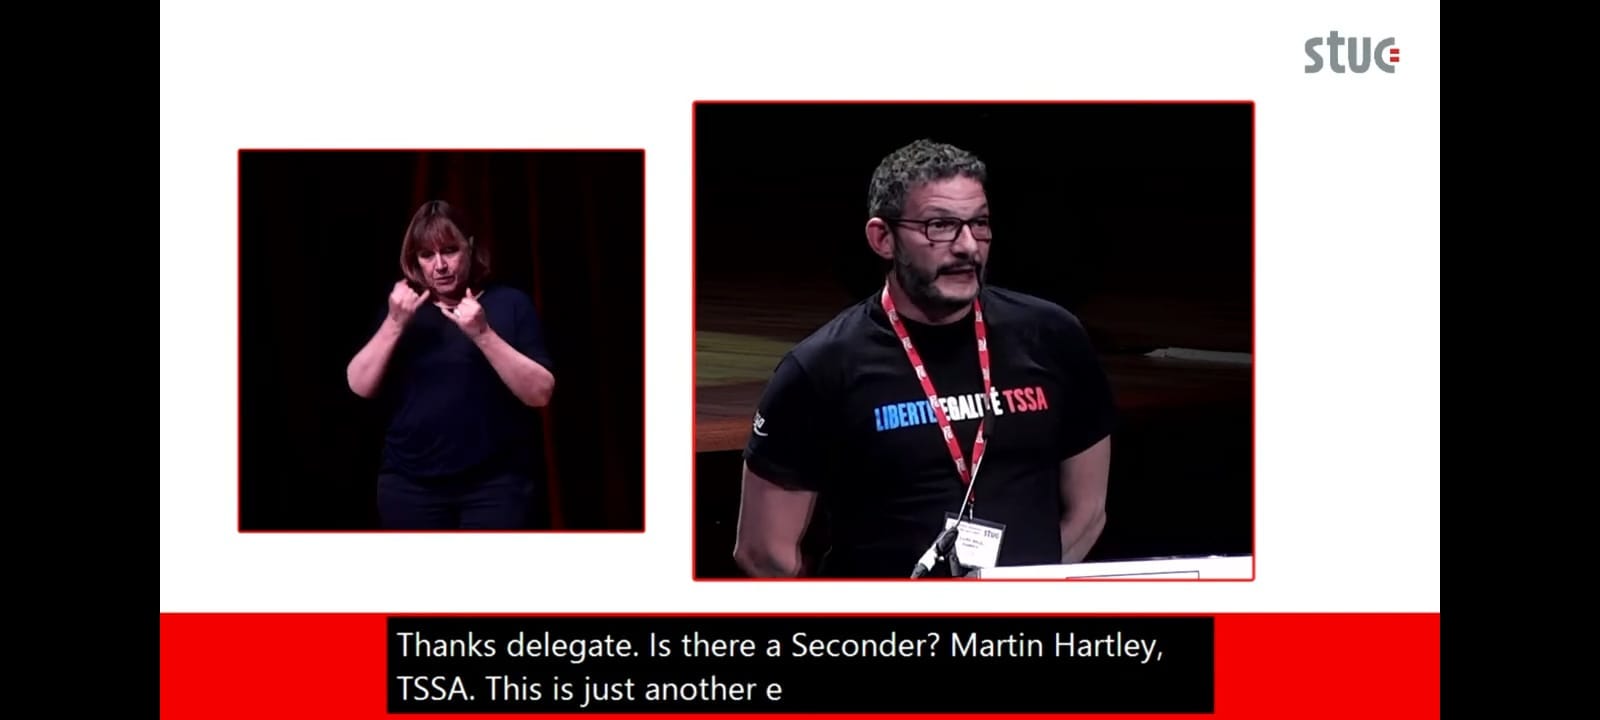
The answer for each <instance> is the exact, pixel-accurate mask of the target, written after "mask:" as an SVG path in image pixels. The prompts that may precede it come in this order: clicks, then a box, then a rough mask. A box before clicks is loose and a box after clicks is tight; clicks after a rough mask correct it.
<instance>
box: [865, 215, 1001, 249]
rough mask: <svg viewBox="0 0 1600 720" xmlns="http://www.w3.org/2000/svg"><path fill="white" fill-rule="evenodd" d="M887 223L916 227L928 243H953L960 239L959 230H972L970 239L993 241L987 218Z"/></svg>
mask: <svg viewBox="0 0 1600 720" xmlns="http://www.w3.org/2000/svg"><path fill="white" fill-rule="evenodd" d="M889 222H890V223H893V224H896V225H917V226H919V229H920V230H922V234H923V235H926V236H927V238H928V240H929V241H930V242H938V243H947V242H955V240H956V238H958V237H961V228H963V227H965V228H969V229H971V230H972V239H974V240H982V241H984V242H988V241H990V240H993V239H994V231H993V230H992V229H991V228H990V227H989V217H988V216H984V217H976V218H973V219H971V220H962V219H961V218H953V217H939V218H929V219H927V220H906V219H904V218H889Z"/></svg>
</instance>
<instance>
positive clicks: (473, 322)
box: [434, 289, 489, 338]
mask: <svg viewBox="0 0 1600 720" xmlns="http://www.w3.org/2000/svg"><path fill="white" fill-rule="evenodd" d="M434 304H435V305H438V306H439V311H440V312H442V313H444V316H445V317H447V318H450V319H451V320H453V321H455V324H456V325H457V326H459V327H460V328H461V331H462V332H464V333H466V334H467V337H470V338H477V337H479V336H481V335H483V334H484V333H486V332H488V331H489V320H488V319H487V318H485V317H484V315H483V306H482V305H479V304H478V294H477V293H475V292H473V291H472V290H471V289H468V290H467V294H466V295H463V296H462V298H461V302H459V303H456V306H455V307H446V306H445V304H444V303H442V302H435V303H434Z"/></svg>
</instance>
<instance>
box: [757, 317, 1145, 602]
mask: <svg viewBox="0 0 1600 720" xmlns="http://www.w3.org/2000/svg"><path fill="white" fill-rule="evenodd" d="M980 299H981V300H982V303H983V315H984V323H985V325H986V331H987V338H988V347H989V362H990V372H991V377H992V378H993V388H994V393H993V395H992V396H991V397H992V398H993V399H994V401H995V402H992V403H989V404H991V405H992V406H993V413H994V417H993V418H992V419H991V420H990V423H991V425H990V430H989V433H988V435H987V436H986V444H987V446H988V447H987V449H986V450H985V454H984V457H983V461H982V464H981V466H980V467H979V469H978V474H977V477H976V479H975V482H976V487H975V488H974V490H973V502H974V503H975V505H974V513H973V514H974V516H975V517H977V518H978V519H980V520H987V521H991V522H996V523H1002V524H1004V525H1005V526H1006V531H1005V537H1004V539H1003V541H1002V543H1001V547H1000V554H999V558H998V561H997V562H998V563H999V564H1000V565H1035V564H1053V563H1059V562H1061V536H1060V519H1061V513H1062V510H1063V506H1062V499H1061V491H1060V463H1061V461H1062V460H1065V459H1067V458H1069V457H1072V456H1073V455H1076V454H1078V453H1079V452H1081V451H1083V450H1085V449H1088V448H1089V447H1090V446H1092V445H1094V444H1095V443H1096V442H1099V441H1100V440H1101V439H1102V438H1104V437H1106V436H1107V435H1108V434H1109V433H1110V432H1111V426H1112V423H1113V421H1114V406H1113V403H1112V398H1111V391H1110V386H1109V383H1108V382H1107V380H1106V376H1105V373H1104V371H1103V369H1102V368H1101V366H1100V363H1099V360H1098V358H1097V356H1096V354H1095V352H1094V349H1093V347H1092V346H1091V345H1090V343H1089V338H1088V335H1087V333H1085V332H1084V329H1083V326H1082V324H1080V323H1079V321H1078V319H1077V318H1076V317H1074V316H1073V315H1072V314H1071V313H1070V312H1068V311H1067V310H1066V309H1064V308H1062V307H1060V306H1058V305H1055V304H1053V303H1050V302H1048V301H1045V300H1042V299H1039V298H1035V297H1031V296H1028V295H1024V294H1021V293H1017V292H1012V291H1008V290H1004V289H1000V288H995V287H988V288H985V289H984V291H983V294H982V296H981V298H980ZM974 317H975V316H974V315H973V314H972V313H970V312H969V313H967V315H966V317H965V318H963V319H962V320H960V321H957V322H954V323H950V324H948V325H925V324H921V323H917V322H915V321H912V320H909V319H905V318H904V316H902V319H903V320H904V322H905V324H906V327H907V333H908V334H909V335H910V336H911V341H912V343H913V344H914V345H915V346H916V349H917V352H918V354H919V355H921V357H922V360H923V363H924V365H925V366H926V368H927V371H928V375H929V377H930V378H931V379H932V381H933V385H934V389H935V390H936V391H937V393H938V395H939V398H940V404H941V405H942V406H943V407H944V408H945V409H946V413H947V414H948V415H949V417H950V420H951V423H952V425H953V428H954V431H955V434H956V437H957V438H958V441H959V443H960V445H961V450H962V453H963V454H964V457H965V459H966V461H967V462H968V463H969V464H970V463H971V461H972V442H973V439H974V437H975V436H976V435H977V430H978V426H979V425H980V423H981V418H982V414H983V408H982V407H980V405H979V403H983V402H984V401H985V400H984V393H983V377H982V374H981V373H980V370H979V365H978V351H977V339H976V335H975V333H974V327H973V325H974ZM744 457H745V461H746V462H747V463H748V464H749V466H750V469H751V470H753V471H754V472H755V473H756V474H757V475H760V476H761V477H764V478H766V479H768V480H771V481H773V482H775V483H778V484H780V485H784V486H787V487H794V488H802V489H807V490H813V491H816V492H817V493H818V499H819V506H820V508H821V509H822V510H823V511H824V512H826V513H828V517H829V518H830V521H831V522H830V530H831V541H832V548H831V549H830V550H829V552H828V554H827V556H826V557H825V558H824V561H823V563H822V567H821V569H820V571H819V574H822V575H829V576H845V577H906V576H908V575H909V574H910V572H911V569H912V567H913V566H914V565H915V564H916V562H917V559H918V557H920V556H921V554H922V553H923V551H925V550H926V549H927V548H928V545H929V544H930V543H932V542H933V540H934V538H935V537H936V536H937V535H938V533H939V532H940V531H941V530H942V529H943V527H944V522H945V514H946V513H953V512H956V511H957V510H958V509H959V508H960V507H961V502H962V498H963V497H964V496H965V494H966V486H965V485H964V484H963V483H962V482H961V477H960V475H959V474H957V472H956V467H955V462H954V460H952V459H951V457H950V451H949V449H948V447H947V445H946V443H945V442H944V439H943V434H942V433H941V431H940V429H939V422H938V419H937V417H936V416H935V415H934V413H933V412H932V411H931V409H930V406H929V404H928V400H927V394H926V393H924V392H923V389H922V384H921V382H920V381H918V379H917V377H916V374H915V373H914V372H913V370H912V367H911V362H910V360H908V359H907V358H906V354H905V350H904V349H903V348H902V346H901V344H900V341H899V339H898V337H897V336H896V335H895V332H894V329H893V327H892V326H891V325H890V324H889V319H888V317H887V315H886V314H885V313H884V311H883V307H882V306H881V305H880V301H879V296H878V294H876V293H875V294H873V295H872V296H871V297H870V298H867V299H865V300H863V301H862V302H860V303H857V304H856V305H853V306H851V307H850V308H849V309H847V310H845V311H844V312H842V313H840V314H839V315H838V316H837V317H835V318H834V319H833V320H832V321H830V322H829V323H828V324H827V325H824V326H823V327H822V328H821V329H819V330H817V331H816V332H815V333H813V334H812V335H811V336H810V337H808V338H806V339H805V340H803V341H801V342H800V343H799V344H798V345H796V346H795V347H794V348H793V349H792V350H790V351H789V353H788V354H786V355H785V356H784V358H783V359H782V360H781V361H780V362H779V363H778V366H777V369H776V371H775V373H774V375H773V378H772V380H771V381H770V382H769V383H768V385H767V388H766V391H765V393H764V395H763V396H762V398H761V401H760V405H759V406H758V408H757V415H756V419H755V425H754V428H753V431H752V433H751V436H750V441H749V443H748V445H747V446H746V448H745V452H744Z"/></svg>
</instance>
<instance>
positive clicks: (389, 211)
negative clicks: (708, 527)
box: [239, 151, 644, 530]
mask: <svg viewBox="0 0 1600 720" xmlns="http://www.w3.org/2000/svg"><path fill="white" fill-rule="evenodd" d="M239 163H240V166H239V181H240V195H239V203H240V228H239V231H240V238H239V245H240V247H239V252H240V258H239V263H240V270H239V282H240V333H241V336H240V339H239V345H240V348H239V349H240V374H241V388H240V467H239V474H240V476H239V485H240V505H241V506H240V526H241V529H244V530H358V529H371V528H375V527H376V526H377V516H376V511H375V508H374V488H375V484H376V479H377V469H378V461H379V456H380V453H381V451H382V446H383V430H384V424H385V421H386V418H384V417H382V416H381V415H380V413H379V412H378V411H377V408H376V406H375V404H373V403H370V402H369V401H366V400H363V399H361V398H359V397H357V396H356V395H355V394H354V393H352V392H351V391H350V389H349V387H348V386H347V385H346V382H345V366H346V364H347V363H348V362H349V361H350V358H351V357H353V356H354V354H355V353H356V351H357V350H359V349H360V348H361V346H362V345H363V344H364V343H365V342H366V341H367V339H368V338H369V337H370V334H371V332H372V330H373V323H374V322H375V320H376V318H377V317H379V315H378V313H380V312H382V311H383V309H384V308H385V307H386V305H385V303H386V299H387V297H388V294H389V292H390V290H391V289H392V287H393V285H394V282H395V281H396V280H398V279H400V270H399V251H400V240H401V237H402V235H403V234H404V232H405V228H406V225H407V223H408V222H409V221H410V219H411V215H412V213H413V212H414V211H415V210H416V208H417V206H418V205H420V204H421V203H422V202H423V201H425V200H428V199H435V198H437V199H443V200H446V201H448V202H450V203H452V204H454V205H456V206H458V207H460V208H461V209H462V210H463V211H464V212H465V213H466V215H467V218H468V222H469V223H471V224H472V225H473V228H474V230H475V231H476V233H477V239H478V242H480V243H483V242H487V243H489V244H490V247H491V250H492V252H493V255H492V260H493V276H494V280H493V281H495V282H499V283H501V284H507V285H511V286H513V287H517V288H520V289H522V290H523V291H524V292H526V293H528V295H529V296H530V297H531V298H533V301H534V303H535V305H536V306H537V307H538V310H539V316H540V320H541V321H542V323H543V325H544V331H545V340H546V343H547V347H548V348H549V351H550V353H551V356H552V358H553V365H554V367H553V372H554V374H555V376H556V391H555V395H554V396H553V397H552V399H551V404H550V405H549V406H548V407H546V408H544V409H542V410H541V411H540V415H541V422H540V426H539V429H538V434H537V436H535V437H530V438H529V439H528V440H529V442H530V443H533V444H535V445H536V447H539V448H542V450H543V457H544V462H545V467H546V468H547V471H546V479H547V480H548V493H547V495H548V501H547V502H546V503H544V506H545V507H546V508H548V509H547V511H546V512H544V513H543V514H544V516H545V517H544V520H545V522H546V524H548V526H551V527H554V528H556V529H592V530H642V529H643V523H644V512H643V497H644V468H643V453H644V417H643V413H642V408H643V402H644V364H643V363H644V303H643V298H644V153H643V152H642V151H584V152H566V151H540V152H499V151H496V152H489V151H482V152H409V151H395V152H387V151H385V152H315V151H312V152H280V151H243V152H241V153H240V157H239Z"/></svg>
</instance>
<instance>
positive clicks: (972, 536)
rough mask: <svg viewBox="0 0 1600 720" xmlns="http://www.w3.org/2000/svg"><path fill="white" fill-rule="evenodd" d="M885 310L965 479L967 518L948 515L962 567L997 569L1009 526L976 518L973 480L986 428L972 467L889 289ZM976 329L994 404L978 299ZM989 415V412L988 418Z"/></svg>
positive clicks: (976, 441)
mask: <svg viewBox="0 0 1600 720" xmlns="http://www.w3.org/2000/svg"><path fill="white" fill-rule="evenodd" d="M880 302H881V303H882V304H883V311H884V312H885V313H886V314H888V316H889V324H890V325H891V326H893V327H894V333H895V335H896V336H898V337H899V338H900V346H901V347H902V348H903V349H905V351H906V358H907V359H908V360H910V361H911V369H912V370H913V371H915V372H916V374H917V380H918V381H920V382H921V383H922V391H923V393H925V394H926V395H927V396H928V405H929V406H930V408H931V409H932V410H933V415H934V417H935V418H937V419H938V420H939V432H940V433H941V434H942V435H943V436H944V442H945V447H946V448H948V449H949V451H950V459H951V460H952V461H954V462H955V466H956V474H957V475H958V476H960V478H961V484H962V485H963V486H965V487H966V490H967V494H966V498H967V499H966V501H965V502H963V503H962V505H963V512H962V513H961V514H962V515H964V517H959V516H958V515H957V514H956V513H946V517H945V528H946V529H948V528H949V527H950V525H951V524H953V523H957V522H959V523H960V524H961V528H960V530H959V531H958V534H957V539H956V548H957V555H958V557H959V558H960V560H961V564H963V565H968V566H971V567H979V568H991V567H994V565H995V562H996V560H997V559H998V557H999V554H1000V541H1001V540H1002V539H1003V538H1004V536H1005V526H1004V525H1001V524H999V523H992V522H987V521H983V520H979V519H977V518H975V517H973V508H974V507H975V506H976V505H977V503H976V502H975V501H974V499H973V497H972V481H973V480H974V479H975V477H976V476H975V474H974V473H975V472H976V471H977V468H978V466H979V463H980V462H982V460H983V453H984V450H985V449H986V448H987V445H986V443H985V442H984V432H983V425H981V424H980V425H979V426H978V434H977V437H975V438H973V440H972V465H971V466H970V467H969V466H968V465H967V461H966V458H965V457H964V456H963V454H962V452H961V443H960V442H959V441H958V440H956V433H955V430H954V428H953V427H952V426H951V424H950V416H949V415H948V414H946V413H945V411H944V406H943V405H940V404H939V393H938V392H937V391H936V390H935V389H934V387H933V378H931V377H929V376H928V369H927V367H926V366H924V365H923V363H922V356H921V355H918V354H917V348H916V346H914V345H913V344H912V343H911V335H910V333H908V332H906V325H905V323H904V322H903V321H901V320H900V314H899V313H898V312H896V311H895V307H894V300H893V299H892V298H890V297H889V286H888V285H885V286H884V287H883V294H882V295H881V297H880ZM972 312H973V329H974V332H975V333H976V334H977V339H978V368H979V369H980V370H981V371H982V373H983V400H982V402H990V401H991V399H992V398H993V397H994V385H993V382H992V381H991V380H990V377H989V339H988V334H987V332H986V328H985V325H984V322H983V305H982V303H980V302H979V301H978V299H977V298H973V300H972ZM987 415H988V413H987V412H986V413H985V417H987Z"/></svg>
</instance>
